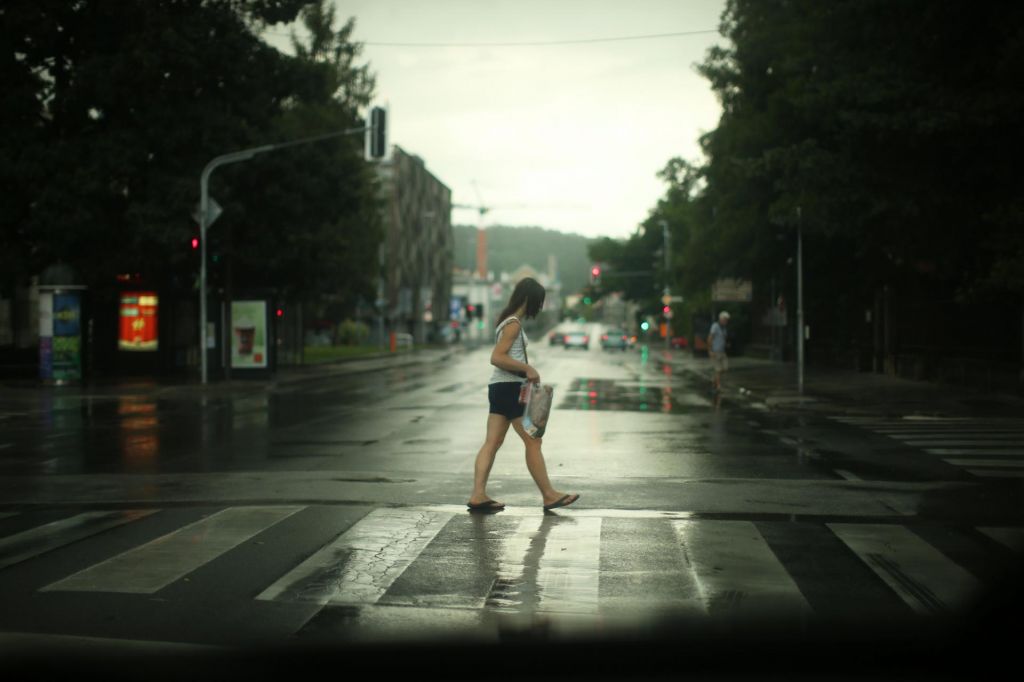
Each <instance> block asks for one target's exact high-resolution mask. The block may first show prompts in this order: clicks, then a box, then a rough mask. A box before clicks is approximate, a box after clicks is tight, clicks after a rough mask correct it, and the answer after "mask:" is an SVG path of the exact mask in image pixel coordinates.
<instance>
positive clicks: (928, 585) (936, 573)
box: [826, 523, 981, 614]
mask: <svg viewBox="0 0 1024 682" xmlns="http://www.w3.org/2000/svg"><path fill="white" fill-rule="evenodd" d="M826 525H827V526H828V527H829V528H830V529H831V530H832V532H833V533H835V534H836V536H837V537H838V538H839V539H840V540H842V541H843V543H845V544H846V546H847V547H849V548H850V549H851V550H853V552H854V553H855V554H856V555H857V556H858V557H859V558H860V559H861V561H863V562H864V563H865V564H867V565H868V567H870V568H871V570H872V571H874V572H875V574H876V575H878V577H880V578H881V579H882V580H884V581H885V583H886V584H887V585H888V586H889V587H890V588H892V590H893V591H894V592H896V594H898V595H899V596H900V598H901V599H903V601H904V602H906V603H907V604H908V605H909V606H910V607H911V608H912V609H914V611H916V612H918V613H925V614H932V613H942V612H947V611H951V610H958V609H960V608H963V607H965V606H967V605H968V604H969V602H970V600H971V598H973V597H974V596H976V595H977V594H979V591H980V587H981V584H980V583H979V582H978V580H977V579H976V578H975V577H974V576H973V575H971V574H970V573H968V572H967V571H966V570H964V569H963V568H962V567H961V566H960V565H959V564H957V563H955V562H953V561H952V560H950V559H949V558H947V557H946V556H945V555H944V554H942V553H941V552H939V551H938V550H937V549H935V548H934V547H932V546H931V545H929V544H928V543H927V542H925V541H924V540H922V539H921V538H920V537H918V536H917V535H915V534H914V533H913V532H912V531H911V530H910V529H908V528H906V527H905V526H892V525H882V524H868V523H865V524H860V523H829V524H826Z"/></svg>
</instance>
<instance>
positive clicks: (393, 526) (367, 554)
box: [256, 509, 452, 605]
mask: <svg viewBox="0 0 1024 682" xmlns="http://www.w3.org/2000/svg"><path fill="white" fill-rule="evenodd" d="M451 518H452V514H451V513H447V512H438V511H428V510H408V509H375V510H373V511H372V512H370V513H369V514H367V515H366V516H365V517H364V518H363V519H361V520H360V521H358V522H356V523H355V524H354V525H353V526H352V527H351V528H349V529H348V530H347V531H345V532H344V533H342V534H341V535H339V536H338V537H337V538H336V539H335V540H334V541H333V542H330V543H329V544H327V545H325V546H324V547H322V548H321V549H320V550H319V551H317V552H316V553H315V554H313V556H311V557H309V558H308V559H307V560H306V561H304V562H302V563H301V564H300V565H299V566H297V567H295V568H294V569H292V570H291V571H289V572H288V573H287V574H285V575H284V576H282V577H281V578H280V579H279V580H277V581H276V582H275V583H274V584H273V585H271V586H270V587H268V588H267V589H265V590H264V591H263V592H262V593H261V594H259V595H258V596H257V597H256V599H259V600H261V601H293V602H294V601H297V602H307V603H315V604H320V605H324V604H328V603H330V604H375V603H376V602H377V601H378V600H379V599H380V598H381V597H382V596H384V593H385V592H387V590H388V588H390V587H391V585H392V584H393V583H394V582H395V580H397V579H398V577H399V576H400V575H401V574H402V573H403V572H404V571H405V569H406V568H408V567H409V565H410V564H412V562H413V561H415V560H416V557H418V556H419V555H420V553H421V552H422V551H423V550H424V549H426V547H427V545H428V544H430V542H431V541H432V540H433V539H434V537H435V536H436V535H437V534H438V533H439V532H440V531H441V529H442V528H444V526H445V524H447V523H448V521H449V520H450V519H451Z"/></svg>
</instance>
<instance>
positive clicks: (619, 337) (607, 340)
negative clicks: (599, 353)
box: [601, 327, 629, 350]
mask: <svg viewBox="0 0 1024 682" xmlns="http://www.w3.org/2000/svg"><path fill="white" fill-rule="evenodd" d="M601 349H602V350H609V349H617V350H628V349H629V336H627V335H626V332H625V331H623V330H621V329H617V328H615V327H612V328H611V329H608V330H606V331H605V333H604V334H602V335H601Z"/></svg>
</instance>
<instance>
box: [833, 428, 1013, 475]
mask: <svg viewBox="0 0 1024 682" xmlns="http://www.w3.org/2000/svg"><path fill="white" fill-rule="evenodd" d="M832 419H833V420H834V421H837V422H840V423H843V424H847V425H850V426H856V427H859V428H863V429H867V430H869V431H871V432H873V433H876V434H879V435H882V436H887V437H889V438H892V439H894V440H897V441H899V442H901V443H903V444H905V445H908V446H910V447H913V448H918V449H920V450H923V451H924V452H926V453H927V454H929V455H932V456H935V457H937V458H939V459H941V460H942V461H944V462H946V463H947V464H950V465H952V466H955V467H959V468H961V469H963V470H964V471H966V472H967V473H969V474H971V475H973V476H977V477H979V478H1024V419H1011V418H969V417H923V416H906V417H892V418H886V417H870V416H863V417H862V416H833V417H832Z"/></svg>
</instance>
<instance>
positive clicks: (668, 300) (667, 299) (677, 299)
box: [661, 294, 683, 305]
mask: <svg viewBox="0 0 1024 682" xmlns="http://www.w3.org/2000/svg"><path fill="white" fill-rule="evenodd" d="M682 302H683V297H682V296H669V295H668V294H665V295H664V296H662V297H661V303H662V305H671V304H673V303H682Z"/></svg>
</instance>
